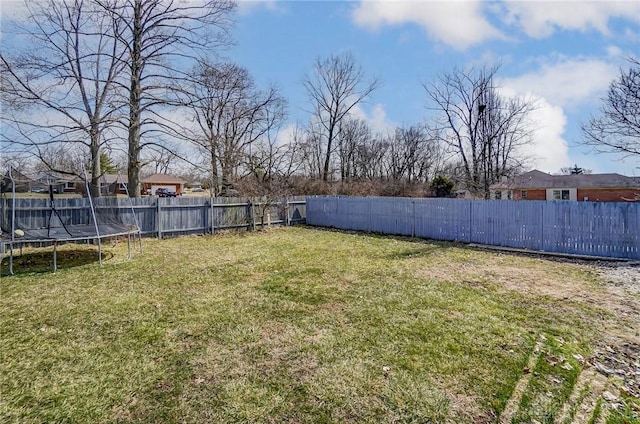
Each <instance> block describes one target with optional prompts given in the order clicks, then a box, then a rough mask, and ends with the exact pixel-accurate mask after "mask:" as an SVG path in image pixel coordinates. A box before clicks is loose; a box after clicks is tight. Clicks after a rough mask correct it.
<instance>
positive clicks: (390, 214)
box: [367, 197, 414, 236]
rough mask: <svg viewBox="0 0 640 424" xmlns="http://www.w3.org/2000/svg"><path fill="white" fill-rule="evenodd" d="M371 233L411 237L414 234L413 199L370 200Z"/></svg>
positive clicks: (378, 198) (382, 198)
mask: <svg viewBox="0 0 640 424" xmlns="http://www.w3.org/2000/svg"><path fill="white" fill-rule="evenodd" d="M367 203H368V205H367V207H368V209H369V210H370V221H369V228H370V231H375V232H378V233H385V234H399V235H406V236H411V235H413V232H414V220H413V218H414V217H413V203H412V202H411V199H393V198H388V197H377V198H370V201H369V202H367Z"/></svg>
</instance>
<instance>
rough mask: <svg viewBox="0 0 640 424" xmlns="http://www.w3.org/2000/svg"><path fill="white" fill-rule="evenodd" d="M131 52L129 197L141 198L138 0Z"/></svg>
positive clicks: (139, 25) (140, 15) (140, 46)
mask: <svg viewBox="0 0 640 424" xmlns="http://www.w3.org/2000/svg"><path fill="white" fill-rule="evenodd" d="M133 20H134V21H133V34H132V35H133V40H132V44H133V46H132V50H131V86H130V89H129V139H128V144H129V149H128V154H129V164H128V167H127V176H128V178H129V182H128V189H129V196H131V197H140V94H141V91H142V89H141V87H140V85H141V84H142V78H141V75H142V0H136V2H135V7H134V18H133Z"/></svg>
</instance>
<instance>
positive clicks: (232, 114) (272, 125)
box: [185, 62, 286, 193]
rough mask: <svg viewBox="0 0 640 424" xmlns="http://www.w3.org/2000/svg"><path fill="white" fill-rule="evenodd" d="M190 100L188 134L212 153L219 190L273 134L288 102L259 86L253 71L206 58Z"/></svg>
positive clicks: (195, 76) (217, 189) (233, 177)
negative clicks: (260, 144) (215, 62)
mask: <svg viewBox="0 0 640 424" xmlns="http://www.w3.org/2000/svg"><path fill="white" fill-rule="evenodd" d="M194 73H195V75H194V77H193V79H192V84H191V85H190V89H189V90H187V91H188V92H189V96H188V97H187V99H186V100H185V101H186V104H187V105H188V107H189V110H190V115H191V119H192V121H193V122H194V124H195V128H193V129H192V131H189V132H188V133H187V134H188V136H189V138H190V139H191V140H193V141H194V142H195V143H196V144H197V146H198V147H199V148H200V149H201V150H203V151H204V152H205V153H206V154H207V156H208V157H209V166H210V170H211V175H212V180H213V185H215V186H218V187H217V188H216V190H215V191H216V192H217V193H219V192H220V191H221V190H223V189H227V188H228V187H229V184H230V182H231V181H232V180H234V179H235V178H236V177H238V171H239V169H240V166H241V165H242V164H248V165H249V167H250V166H251V162H250V161H249V162H246V160H245V158H246V156H247V155H249V156H251V154H252V152H251V148H252V146H253V145H254V144H255V143H256V142H257V141H258V140H260V139H261V138H263V137H265V136H270V135H271V133H272V131H274V130H275V129H277V128H278V127H279V125H280V124H281V123H282V121H283V119H284V117H285V106H286V102H285V100H284V99H283V98H282V96H280V94H279V92H278V90H277V89H276V88H275V87H270V88H268V89H267V90H265V91H261V90H258V89H257V88H256V86H255V83H254V82H253V79H252V77H251V75H250V74H249V72H248V71H247V70H246V69H244V68H242V67H240V66H238V65H235V64H231V63H226V64H221V65H217V66H215V65H212V64H210V63H207V62H202V63H201V64H200V65H198V67H197V68H196V70H195V72H194Z"/></svg>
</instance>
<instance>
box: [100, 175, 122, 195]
mask: <svg viewBox="0 0 640 424" xmlns="http://www.w3.org/2000/svg"><path fill="white" fill-rule="evenodd" d="M128 183H129V178H128V177H127V176H126V175H120V174H102V176H101V177H100V189H101V190H102V193H103V194H127V184H128Z"/></svg>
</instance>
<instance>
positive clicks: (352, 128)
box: [338, 118, 371, 182]
mask: <svg viewBox="0 0 640 424" xmlns="http://www.w3.org/2000/svg"><path fill="white" fill-rule="evenodd" d="M370 139H371V129H370V128H369V125H368V124H367V122H366V121H364V120H362V119H352V118H349V119H346V120H345V121H344V122H342V123H341V124H340V129H339V131H338V158H339V160H340V179H341V180H342V181H343V182H347V181H349V180H351V179H352V178H354V177H357V176H358V174H357V165H356V161H357V155H358V150H359V149H360V150H361V149H363V148H366V146H367V145H368V143H369V141H370Z"/></svg>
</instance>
